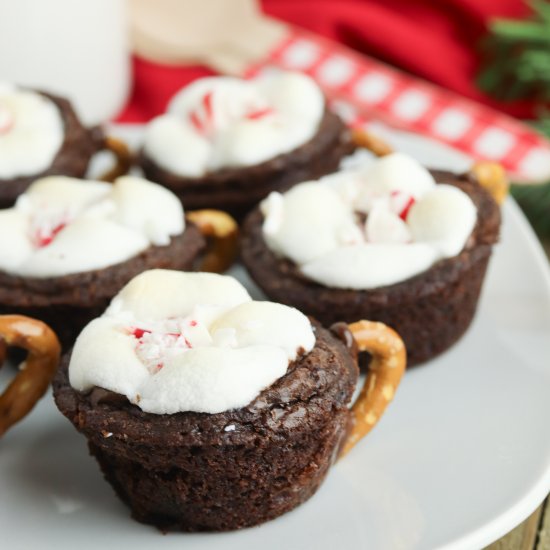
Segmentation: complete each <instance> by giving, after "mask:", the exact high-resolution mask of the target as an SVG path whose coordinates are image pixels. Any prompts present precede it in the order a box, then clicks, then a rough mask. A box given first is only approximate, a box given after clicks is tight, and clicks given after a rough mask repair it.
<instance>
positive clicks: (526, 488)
mask: <svg viewBox="0 0 550 550" xmlns="http://www.w3.org/2000/svg"><path fill="white" fill-rule="evenodd" d="M397 139H398V140H400V145H401V148H402V149H409V150H411V152H412V153H415V154H418V155H419V156H420V158H422V160H424V161H427V162H429V161H430V159H431V160H435V159H434V158H433V157H434V154H437V157H438V159H439V162H438V164H440V165H441V164H443V165H448V166H450V167H458V168H461V167H463V165H461V166H459V165H457V162H458V163H459V164H460V163H463V162H464V159H462V158H459V157H457V156H456V155H454V153H452V152H449V151H445V150H439V149H434V146H433V145H432V144H431V143H430V142H426V141H425V140H417V139H416V138H411V137H410V136H404V135H400V136H398V137H397ZM445 155H447V156H445ZM235 272H236V273H237V275H238V276H239V277H240V278H243V279H244V278H245V276H244V275H243V271H242V269H241V268H236V270H235ZM257 292H258V291H257V289H254V293H257ZM256 295H257V294H256ZM6 370H7V369H4V372H2V373H0V374H1V377H0V378H2V379H5V378H6V377H7V372H5V371H6ZM549 395H550V275H549V270H548V262H547V260H546V258H545V257H544V255H543V252H542V250H541V248H540V246H539V245H538V243H537V241H536V239H535V237H534V235H533V233H532V231H531V229H530V228H529V227H528V225H527V223H526V222H525V220H524V218H523V216H522V215H521V213H520V212H519V210H518V208H517V207H516V205H515V204H514V203H513V202H511V201H508V203H507V204H506V205H505V208H504V227H503V233H502V244H500V245H499V246H498V247H497V249H496V251H495V254H494V257H493V259H492V262H491V267H490V271H489V274H488V277H487V280H486V284H485V289H484V293H483V296H482V299H481V303H480V307H479V311H478V314H477V317H476V319H475V321H474V323H473V325H472V327H471V329H470V330H469V331H468V333H467V334H466V336H465V337H464V338H463V339H462V340H461V341H460V342H459V343H458V344H457V345H456V346H455V347H454V348H452V350H450V351H449V352H447V353H446V354H444V355H443V356H441V357H440V358H438V359H436V360H434V361H432V362H431V363H429V364H427V365H425V366H423V367H420V368H417V369H414V370H412V371H410V372H408V373H407V374H406V376H405V379H404V381H403V383H402V385H401V387H400V389H399V391H398V393H397V396H396V400H395V401H394V403H393V404H392V406H391V407H390V409H389V410H388V412H387V414H386V416H385V417H384V419H383V420H382V422H381V423H380V425H379V426H378V427H377V428H376V429H375V430H374V431H373V433H372V434H371V435H370V436H369V437H367V438H366V439H365V440H364V441H363V442H361V443H360V444H359V445H358V446H357V447H356V448H355V449H354V451H353V452H352V453H351V454H350V455H349V456H347V457H346V458H345V459H344V460H342V461H341V462H339V463H337V464H336V466H335V467H334V468H333V469H332V471H331V472H330V475H329V476H328V479H327V480H326V482H325V483H324V485H323V486H322V487H321V489H320V490H319V492H318V493H317V494H316V495H315V496H314V497H313V498H312V499H311V500H309V501H308V502H307V503H305V504H304V505H302V506H301V507H299V508H298V509H297V510H295V511H293V512H291V513H289V514H287V515H285V516H283V517H282V518H279V519H277V520H275V521H272V522H270V523H267V524H265V525H263V526H260V527H257V528H252V529H248V530H245V531H241V532H236V533H228V534H196V535H189V534H169V535H166V536H163V535H161V534H159V533H158V532H157V531H156V530H155V529H153V528H150V527H147V526H143V525H140V524H138V523H135V522H134V521H132V520H131V519H130V517H129V512H128V510H127V509H126V508H125V507H124V506H123V505H122V504H121V503H120V502H119V501H118V500H117V498H116V497H115V496H114V494H113V492H112V490H111V488H110V487H109V486H108V485H107V484H106V483H105V482H104V481H103V480H102V478H101V475H100V473H99V470H98V468H97V467H96V464H95V463H94V461H93V459H92V458H90V457H89V456H88V453H87V449H86V443H85V440H84V438H83V437H82V436H80V435H78V434H77V433H76V432H75V430H74V429H73V427H72V426H71V425H70V424H69V422H68V421H67V420H65V418H63V417H62V416H61V415H60V414H59V413H58V412H57V410H56V409H55V406H54V405H53V401H52V399H51V397H50V396H48V397H47V398H46V399H44V400H43V401H42V402H41V403H40V404H39V405H38V406H37V408H36V409H35V410H34V411H33V413H32V414H31V415H30V416H29V417H28V418H27V419H26V420H25V421H24V422H22V423H21V424H20V425H18V426H17V427H16V428H14V429H13V430H12V431H11V432H9V433H8V434H7V435H6V436H5V437H4V438H3V439H1V440H0V532H1V533H2V535H1V536H2V539H1V540H2V545H1V546H2V547H4V545H5V547H7V548H10V549H12V550H15V549H19V548H21V549H29V548H56V549H59V550H63V549H71V550H72V549H73V548H75V547H76V548H78V550H86V549H93V550H97V549H110V548H133V549H134V550H140V549H149V548H153V547H154V548H157V549H161V550H164V549H166V550H169V549H172V548H174V549H175V548H178V549H180V548H187V549H193V550H194V549H199V550H211V549H214V548H222V547H223V548H224V549H225V550H249V549H254V550H256V549H257V548H262V550H272V549H273V550H281V549H286V548H290V549H292V550H299V549H312V548H315V549H316V550H324V549H326V550H328V549H334V548H357V549H369V550H413V549H414V550H434V549H445V550H451V549H452V550H458V549H464V550H474V549H478V548H482V547H483V546H485V545H486V544H489V543H490V542H492V541H493V540H495V539H497V538H498V537H500V536H502V535H504V534H505V533H506V532H507V531H509V530H510V529H512V528H513V527H514V526H515V525H516V524H518V523H520V522H521V521H522V520H523V519H525V518H526V517H527V516H528V515H529V513H530V512H531V511H533V510H534V509H535V508H536V506H537V505H538V504H539V503H540V502H541V501H542V500H543V498H544V497H545V496H546V494H547V493H548V492H549V490H550V430H549V429H548V424H549V422H550V399H549V397H548V396H549Z"/></svg>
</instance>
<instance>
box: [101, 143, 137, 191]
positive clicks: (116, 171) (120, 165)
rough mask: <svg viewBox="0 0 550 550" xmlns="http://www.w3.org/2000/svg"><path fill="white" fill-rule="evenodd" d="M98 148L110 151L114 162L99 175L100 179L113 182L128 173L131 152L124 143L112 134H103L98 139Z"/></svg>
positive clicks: (130, 164)
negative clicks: (99, 139)
mask: <svg viewBox="0 0 550 550" xmlns="http://www.w3.org/2000/svg"><path fill="white" fill-rule="evenodd" d="M100 149H103V150H106V151H110V152H111V153H113V155H114V159H115V164H114V165H113V166H112V168H109V170H107V171H106V172H105V173H104V174H103V175H102V176H100V178H99V179H100V180H102V181H108V182H113V181H115V180H116V179H117V178H118V177H120V176H123V175H124V174H127V173H128V171H129V170H130V167H131V166H132V153H130V149H128V146H127V145H126V143H124V142H123V141H121V140H120V139H118V138H114V137H112V136H103V137H102V138H101V141H100Z"/></svg>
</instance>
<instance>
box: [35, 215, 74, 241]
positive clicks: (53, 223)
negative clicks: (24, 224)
mask: <svg viewBox="0 0 550 550" xmlns="http://www.w3.org/2000/svg"><path fill="white" fill-rule="evenodd" d="M69 222H70V219H69V215H68V214H67V212H65V211H64V212H56V213H53V212H48V213H42V214H41V215H39V214H37V215H35V216H33V217H32V218H31V222H30V233H31V240H32V242H33V243H34V246H36V247H38V248H43V247H45V246H48V245H50V244H51V243H52V242H53V240H54V239H55V238H56V237H57V235H58V234H59V233H60V232H61V231H62V230H63V229H64V228H65V227H67V225H68V224H69Z"/></svg>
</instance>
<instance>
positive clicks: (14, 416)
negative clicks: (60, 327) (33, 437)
mask: <svg viewBox="0 0 550 550" xmlns="http://www.w3.org/2000/svg"><path fill="white" fill-rule="evenodd" d="M7 346H17V347H19V348H24V349H26V350H27V351H28V355H27V358H26V359H25V361H24V363H23V365H22V367H21V370H20V371H19V373H18V374H17V376H16V377H15V378H14V379H13V380H12V381H11V383H10V385H9V386H8V387H7V388H6V390H5V391H4V393H3V394H2V395H0V436H2V435H3V434H4V433H5V432H6V431H7V430H8V429H9V428H11V426H13V425H14V424H15V423H16V422H19V420H21V419H22V418H23V417H24V416H25V415H27V413H29V412H30V411H31V409H32V408H33V407H34V406H35V405H36V402H37V401H38V400H39V399H40V398H41V397H42V396H43V395H44V393H45V392H46V390H47V389H48V385H49V384H50V381H51V379H52V378H53V375H54V373H55V370H56V368H57V364H58V363H59V354H60V352H61V347H60V345H59V341H58V339H57V336H56V335H55V333H54V332H53V331H52V330H51V329H50V328H49V327H48V326H47V325H45V324H44V323H42V322H41V321H37V320H36V319H31V318H29V317H24V316H23V315H0V359H1V360H2V362H3V360H4V359H5V356H6V347H7ZM0 366H1V363H0Z"/></svg>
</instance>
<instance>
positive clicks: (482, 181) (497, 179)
mask: <svg viewBox="0 0 550 550" xmlns="http://www.w3.org/2000/svg"><path fill="white" fill-rule="evenodd" d="M469 174H471V175H472V176H474V178H475V179H476V180H477V181H478V182H479V185H481V187H484V188H485V189H486V190H487V191H489V193H491V195H492V196H493V199H495V201H496V203H497V204H499V205H500V204H502V203H503V202H504V199H506V196H507V195H508V190H509V188H510V184H509V182H508V177H507V176H506V171H505V170H504V168H503V166H502V165H501V164H499V163H498V162H489V161H479V162H476V163H475V164H474V165H473V166H472V167H471V168H470V171H469Z"/></svg>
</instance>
